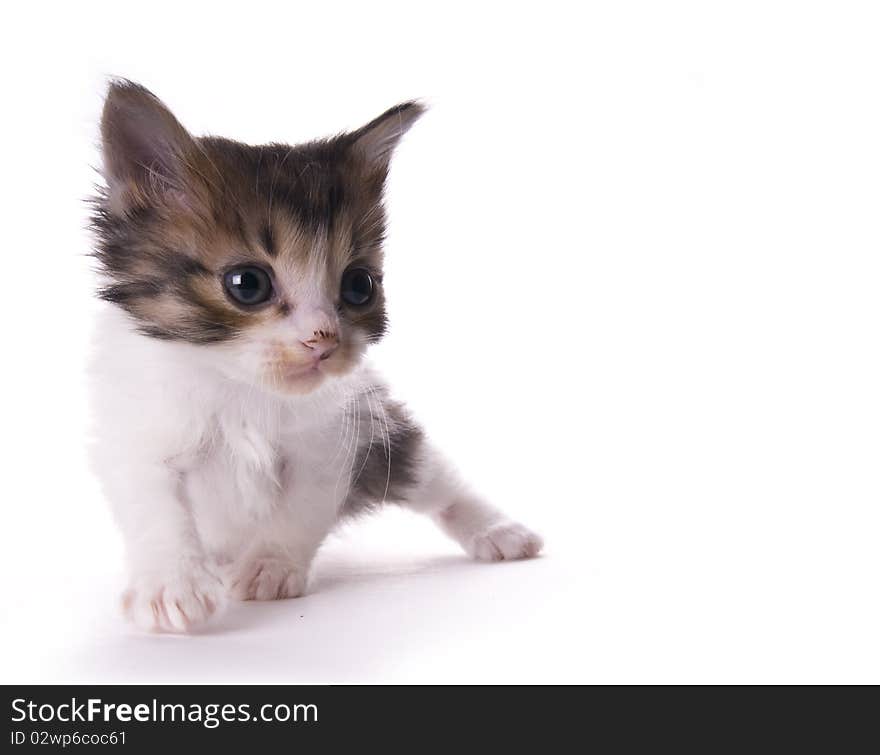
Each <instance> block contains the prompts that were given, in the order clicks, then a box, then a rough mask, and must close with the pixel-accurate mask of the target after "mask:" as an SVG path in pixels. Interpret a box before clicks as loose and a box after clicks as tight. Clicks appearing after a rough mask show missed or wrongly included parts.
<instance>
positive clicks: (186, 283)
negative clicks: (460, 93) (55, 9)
mask: <svg viewBox="0 0 880 755" xmlns="http://www.w3.org/2000/svg"><path fill="white" fill-rule="evenodd" d="M422 112H423V108H422V106H421V105H419V104H417V103H414V102H407V103H404V104H401V105H398V106H397V107H394V108H391V109H390V110H388V111H387V112H385V113H383V114H382V115H380V116H379V117H378V118H376V119H375V120H373V121H371V122H370V123H368V124H367V125H366V126H364V127H363V128H360V129H358V130H357V131H354V132H351V133H346V134H342V135H339V136H336V137H333V138H330V139H325V140H321V141H315V142H310V143H308V144H303V145H299V146H294V147H290V146H288V145H284V144H269V145H264V146H254V147H252V146H248V145H245V144H240V143H238V142H233V141H230V140H226V139H219V138H215V137H203V138H197V137H193V136H192V135H190V134H189V133H188V132H187V131H186V130H185V129H184V128H183V126H181V125H180V123H179V122H178V121H177V119H176V118H175V117H174V116H173V115H172V114H171V112H170V111H169V110H168V109H167V108H166V107H165V106H164V105H163V104H162V103H161V102H160V101H159V100H158V99H157V98H156V97H155V96H154V95H153V94H151V93H150V92H148V91H147V90H146V89H144V88H143V87H140V86H138V85H137V84H133V83H130V82H127V81H120V82H115V83H113V84H112V85H111V86H110V90H109V93H108V95H107V101H106V103H105V106H104V114H103V119H102V123H101V134H102V139H103V157H104V177H105V180H106V182H107V189H106V191H105V192H103V193H102V194H101V196H100V197H99V198H98V201H97V202H96V211H95V215H94V218H93V220H94V225H95V228H96V230H97V233H98V240H99V243H98V248H97V251H96V257H97V259H98V261H99V263H100V265H101V268H102V272H103V274H104V275H105V276H106V280H107V282H106V285H105V286H104V287H103V288H102V289H101V290H100V294H99V295H100V296H101V298H103V299H105V300H107V301H110V302H113V303H114V304H116V305H118V306H120V307H122V308H123V309H124V310H125V311H126V312H128V314H129V315H130V316H131V317H132V318H133V320H134V322H135V323H136V324H137V327H138V329H139V330H140V332H141V333H143V334H144V335H145V336H147V337H152V338H158V339H164V340H168V341H177V342H184V343H189V344H195V345H197V346H198V347H199V351H200V353H204V354H205V355H206V357H208V358H210V359H211V360H212V361H213V362H214V363H215V364H217V365H219V366H220V367H221V369H223V370H224V371H225V372H226V373H227V374H228V375H230V376H233V377H235V378H237V379H241V380H245V381H248V382H251V383H254V384H258V385H263V386H265V387H269V388H271V389H274V390H277V391H281V392H284V393H305V392H308V391H311V390H312V389H314V388H315V387H317V386H318V385H319V384H321V383H322V382H323V381H324V380H325V379H326V378H327V377H330V376H339V375H343V374H345V373H347V372H349V371H350V370H351V369H352V368H353V367H354V366H355V365H356V364H357V362H358V361H359V359H360V358H361V356H362V355H363V353H364V350H365V349H366V346H367V345H368V344H370V343H372V342H375V341H377V340H378V339H379V338H380V337H381V336H382V334H383V333H384V331H385V326H386V317H385V302H384V295H383V291H382V241H383V236H384V232H385V213H384V210H383V207H382V192H383V187H384V184H385V179H386V176H387V174H388V164H389V160H390V158H391V153H392V151H393V150H394V147H395V146H396V144H397V142H398V141H399V139H400V137H401V136H402V135H403V134H404V133H405V132H406V131H407V129H408V128H409V127H410V126H411V125H412V124H413V123H414V122H415V120H416V119H417V118H418V117H419V116H420V115H421V114H422Z"/></svg>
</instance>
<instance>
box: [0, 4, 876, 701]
mask: <svg viewBox="0 0 880 755" xmlns="http://www.w3.org/2000/svg"><path fill="white" fill-rule="evenodd" d="M24 8H25V4H21V3H18V4H12V5H9V6H8V7H7V8H6V9H5V10H4V22H3V31H2V36H3V39H2V44H0V58H2V60H0V63H2V66H0V69H2V74H0V76H2V86H3V89H2V91H3V117H2V120H0V133H2V147H3V160H2V176H0V193H2V203H0V206H2V208H3V233H2V243H3V247H4V248H3V251H2V254H3V260H4V262H3V276H2V281H3V286H2V293H3V318H2V322H3V324H2V328H3V357H2V372H0V387H2V393H0V396H2V402H3V413H2V436H0V443H2V444H3V453H2V465H3V468H2V470H0V471H2V488H0V490H2V493H0V495H2V543H0V545H2V550H0V559H2V563H0V566H2V572H0V573H2V590H3V592H2V600H0V618H2V646H0V681H3V682H19V681H147V680H156V681H238V680H250V681H291V682H295V681H312V682H341V681H358V682H380V681H395V682H396V681H415V682H437V681H439V682H493V681H497V682H807V681H810V682H875V683H876V682H880V651H878V647H880V643H878V641H877V638H878V637H880V609H878V584H877V583H878V576H880V568H878V567H880V556H878V535H880V514H878V504H880V475H878V458H880V456H878V453H880V401H878V386H880V356H878V323H880V221H878V218H880V214H878V211H880V45H878V39H880V24H878V18H877V16H876V14H875V13H874V12H872V11H871V4H870V3H865V4H855V3H844V2H828V3H813V2H792V3H779V2H756V3H751V2H737V3H706V2H693V3H650V2H646V3H631V2H608V3H578V4H575V3H552V2H543V3H539V4H529V5H519V4H516V3H503V4H498V5H494V6H490V5H488V4H487V5H485V6H484V5H480V4H476V3H467V4H462V5H460V6H459V5H456V4H454V3H442V4H441V3H437V4H433V5H431V6H428V5H426V4H419V3H406V4H404V3H401V4H399V5H393V4H385V3H379V2H369V3H357V4H355V3H352V4H350V5H348V6H346V5H345V4H341V3H338V2H337V3H332V4H329V3H294V2H290V3H280V2H279V3H271V4H263V3H259V2H248V3H245V4H241V3H235V4H232V3H228V4H224V3H210V4H205V5H204V6H203V7H201V8H197V7H196V4H195V3H182V2H174V3H161V2H151V3H148V4H145V3H120V2H114V3H106V4H98V3H85V2H82V3H73V4H70V3H68V4H60V3H59V4H58V5H57V6H54V7H52V6H45V5H41V6H40V7H37V6H36V4H30V5H27V10H24ZM111 74H116V75H122V76H127V77H130V78H133V79H135V80H138V81H140V82H142V83H143V84H145V85H146V86H148V87H149V88H151V89H152V90H153V91H155V92H156V93H157V94H158V95H159V96H160V97H162V98H163V99H164V100H165V101H166V102H167V103H168V104H169V106H170V107H171V108H172V109H173V110H174V111H175V112H176V113H177V115H178V117H179V118H180V119H181V120H182V121H183V123H184V124H185V125H186V126H187V127H188V128H190V129H191V130H192V131H194V132H195V133H206V132H213V133H217V134H222V135H224V136H229V137H233V138H237V139H241V140H244V141H250V142H264V141H271V140H277V141H297V140H304V139H309V138H312V137H315V136H320V135H325V134H329V133H333V132H336V131H338V130H340V129H343V128H353V127H356V126H358V125H360V124H361V123H362V122H365V121H366V120H368V119H370V118H371V117H373V116H374V115H376V114H378V113H379V112H381V111H382V110H384V109H385V108H387V107H388V106H390V105H392V104H394V103H396V102H398V101H400V100H403V99H406V98H411V97H423V98H425V99H426V100H427V101H428V103H429V104H430V105H431V110H430V112H429V114H428V115H427V116H426V117H425V118H424V119H423V121H422V122H420V123H419V124H418V125H417V126H416V127H415V128H414V129H413V131H412V132H411V133H410V134H409V135H408V136H407V138H406V140H405V143H404V144H403V145H402V147H401V149H400V151H399V153H398V155H397V161H396V163H395V166H394V169H393V175H392V177H391V183H390V192H389V205H390V213H391V226H390V236H389V242H388V257H389V269H388V274H387V284H388V291H389V298H390V311H391V316H392V322H393V330H392V334H391V335H390V337H389V338H388V339H387V341H386V342H385V343H384V344H383V345H382V346H380V347H379V348H377V349H376V350H375V353H374V358H375V360H376V361H377V362H378V363H379V364H380V366H381V367H382V368H383V370H384V371H385V372H386V373H387V374H388V375H389V378H390V380H391V382H392V384H393V385H394V386H395V389H396V392H397V394H398V395H400V396H401V397H403V398H405V399H407V400H408V401H409V403H410V404H411V406H412V407H413V409H414V410H415V412H416V414H417V415H418V416H419V417H420V418H421V419H422V420H424V422H425V423H426V425H427V426H428V427H429V429H430V431H431V433H432V435H433V436H434V437H435V438H436V439H437V440H438V441H439V442H440V443H441V444H442V445H443V446H444V447H445V448H446V449H447V450H448V452H449V453H450V455H452V456H453V457H454V458H455V459H456V460H457V461H458V462H459V464H460V465H461V467H462V469H463V470H464V472H465V474H466V475H467V476H468V477H469V478H471V479H472V480H473V482H474V483H475V484H476V485H477V486H478V487H479V488H480V489H481V490H483V492H485V493H486V494H487V495H488V496H490V497H491V498H492V499H493V500H494V501H496V502H497V503H498V504H499V505H502V506H503V507H504V508H506V509H508V510H509V511H510V512H511V513H513V514H515V515H516V516H518V517H521V518H522V519H523V520H524V521H526V522H527V523H529V524H531V525H532V526H534V527H535V528H537V529H539V530H540V531H541V532H542V533H543V534H544V536H545V538H546V541H547V549H546V555H545V556H544V557H543V558H541V559H539V560H537V561H533V562H523V563H515V564H510V565H495V566H480V565H475V564H471V563H470V562H468V561H467V560H465V559H464V558H463V556H461V555H460V554H459V552H458V551H457V549H456V547H455V546H454V545H453V544H451V543H449V542H448V541H446V540H445V539H444V538H443V537H442V536H441V535H440V534H438V533H436V532H435V531H434V530H433V529H432V528H431V526H430V524H429V523H428V522H426V521H422V520H419V519H417V518H416V517H414V516H410V515H406V514H404V513H401V512H397V511H389V512H387V513H386V514H384V515H382V516H379V517H377V518H375V519H374V520H370V521H367V522H364V523H362V524H360V525H358V526H355V527H351V528H349V529H347V530H346V531H345V532H344V533H343V534H342V536H341V537H339V538H335V539H334V540H333V541H332V542H331V543H329V544H328V547H327V548H326V550H325V551H324V552H323V553H322V555H321V557H320V559H319V561H318V564H317V569H316V578H315V585H314V589H313V591H312V593H311V594H310V595H309V596H308V597H305V598H303V599H300V600H297V601H286V602H283V603H275V604H260V605H255V604H248V605H243V606H239V607H236V608H235V610H233V612H232V613H231V614H230V615H229V617H228V620H227V622H226V623H225V624H224V625H222V626H220V627H218V628H217V630H215V631H214V632H212V633H210V634H206V635H202V636H197V637H191V638H167V637H142V636H137V635H135V634H133V633H131V632H130V631H129V630H128V628H127V627H126V626H125V625H124V624H123V623H122V621H121V620H120V619H119V617H118V614H117V599H118V595H119V593H120V591H121V588H122V586H123V573H122V557H121V548H120V543H119V540H118V537H117V535H116V532H115V530H114V528H113V525H112V522H111V520H110V517H109V515H108V513H107V509H106V506H105V504H104V502H103V501H102V500H101V497H100V494H99V491H98V487H97V484H96V482H95V480H94V478H93V477H92V475H91V474H90V473H89V471H88V468H87V466H86V463H85V452H84V448H85V444H86V439H87V433H88V429H87V427H88V422H87V420H88V411H87V406H86V404H85V400H84V397H85V387H84V377H83V372H84V361H85V359H86V355H87V350H88V343H89V337H90V332H91V328H92V326H93V323H94V321H95V318H96V317H99V316H100V308H99V307H98V305H97V304H95V303H93V301H92V299H91V290H92V287H93V278H92V274H91V272H90V263H89V261H88V259H87V257H86V255H87V253H88V251H89V245H90V240H89V236H88V233H87V232H86V231H85V228H84V226H85V223H86V215H87V207H86V205H85V204H84V202H83V201H82V199H83V198H84V197H86V196H87V195H88V194H89V191H90V186H91V184H92V183H93V182H94V181H95V180H96V175H95V174H94V172H93V171H92V169H91V168H90V167H89V166H90V165H96V164H97V162H98V153H97V149H96V138H97V118H98V114H99V112H100V107H101V97H102V94H103V91H104V89H105V86H106V80H107V79H106V77H107V76H109V75H111Z"/></svg>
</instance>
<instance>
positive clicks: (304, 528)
mask: <svg viewBox="0 0 880 755" xmlns="http://www.w3.org/2000/svg"><path fill="white" fill-rule="evenodd" d="M309 466H312V468H311V469H310V468H309ZM336 474H338V473H337V472H334V475H336ZM285 477H286V478H287V479H286V480H285V483H284V488H285V490H287V491H288V493H287V495H286V496H285V500H283V501H282V502H281V504H280V505H279V506H278V508H277V509H276V510H275V511H273V513H272V515H271V516H270V517H269V518H268V519H267V520H266V521H265V522H263V523H261V525H260V526H259V527H258V529H257V531H256V532H255V533H254V535H253V538H252V539H251V542H250V543H249V544H248V546H247V548H246V549H245V550H244V552H243V553H241V554H240V555H239V557H238V558H236V559H235V561H234V562H233V563H232V564H231V565H230V567H229V569H228V571H227V573H226V576H225V579H226V582H227V585H228V588H229V593H230V595H231V596H232V597H233V598H236V599H237V600H280V599H284V598H297V597H299V596H300V595H302V594H303V593H304V592H305V590H306V586H307V582H308V576H309V570H310V568H311V565H312V561H313V559H314V557H315V553H317V551H318V548H319V546H320V545H321V543H322V542H323V541H324V538H325V537H326V536H327V533H328V532H329V531H330V529H331V528H332V527H333V525H334V524H335V523H336V520H337V517H338V510H339V501H338V500H337V499H334V498H333V494H332V491H333V480H334V479H335V478H334V476H331V475H329V474H321V473H320V465H319V464H318V463H317V462H313V463H312V465H303V466H301V467H300V468H298V469H296V470H293V471H292V470H291V468H290V467H288V468H287V470H286V471H285Z"/></svg>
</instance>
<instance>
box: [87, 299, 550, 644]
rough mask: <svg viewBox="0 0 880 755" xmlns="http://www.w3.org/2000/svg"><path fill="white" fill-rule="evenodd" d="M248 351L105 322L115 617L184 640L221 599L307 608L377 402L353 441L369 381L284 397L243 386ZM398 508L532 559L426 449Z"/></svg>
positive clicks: (112, 314) (102, 371)
mask: <svg viewBox="0 0 880 755" xmlns="http://www.w3.org/2000/svg"><path fill="white" fill-rule="evenodd" d="M309 327H311V323H310V324H309ZM254 344H259V341H258V340H254V341H253V342H248V343H245V344H243V345H242V346H240V347H237V350H230V349H227V348H225V347H222V346H216V347H215V346H210V347H206V346H195V345H189V344H185V343H176V342H166V341H160V340H156V339H151V338H147V337H145V336H142V335H140V334H138V333H137V332H136V331H135V328H134V326H133V324H132V323H131V322H130V321H129V319H128V317H127V315H125V314H124V313H122V312H121V311H118V310H116V309H115V308H108V310H107V311H106V312H103V313H102V317H101V321H100V325H99V329H98V333H97V341H96V348H95V353H94V358H93V373H94V374H93V380H92V386H93V394H94V395H93V405H94V416H95V420H96V428H95V430H96V433H95V439H94V445H93V450H94V463H95V468H96V470H97V472H98V474H99V476H100V478H101V480H102V482H103V485H104V488H105V491H106V494H107V496H108V498H109V499H110V501H111V503H112V506H113V510H114V512H115V515H116V518H117V520H118V522H119V525H120V527H121V529H122V533H123V536H124V538H125V544H126V551H127V554H128V561H129V568H130V572H131V582H130V589H129V591H128V592H127V593H126V596H125V599H124V605H125V607H126V611H127V614H128V615H129V617H130V618H131V619H132V620H133V621H134V622H135V623H136V624H137V625H138V626H140V627H142V628H145V629H153V630H162V631H188V630H190V629H192V628H194V627H196V626H198V625H199V624H201V623H202V622H204V621H206V620H207V619H208V618H209V617H210V616H211V615H212V614H215V613H217V612H218V610H219V609H221V608H222V606H223V604H224V602H225V600H226V598H227V596H228V595H229V596H232V597H234V598H239V599H248V598H253V599H271V598H277V597H296V596H298V595H300V594H301V593H302V592H303V591H304V590H305V588H306V581H307V577H308V572H309V566H310V564H311V561H312V558H313V556H314V554H315V552H316V550H317V548H318V546H319V545H320V543H321V541H322V540H323V539H324V538H325V536H326V535H327V533H328V532H329V531H330V529H331V528H332V527H333V525H334V524H335V522H336V521H337V519H338V516H339V512H340V507H341V506H342V504H343V502H344V501H345V499H346V496H347V495H348V492H349V486H350V483H351V479H352V478H353V476H355V475H356V474H357V470H352V465H353V462H354V457H355V453H354V451H355V446H356V444H357V442H358V439H357V437H356V436H355V434H356V433H358V434H359V433H361V432H364V433H368V432H381V431H382V428H381V424H382V423H381V421H380V419H379V414H380V412H379V407H378V404H376V405H375V406H374V405H373V404H372V403H370V414H374V413H375V416H376V418H377V421H376V424H375V425H374V424H373V423H372V422H371V423H370V426H369V427H361V426H360V425H358V426H357V427H355V426H354V422H353V421H352V419H351V417H352V413H350V412H347V411H346V407H347V402H349V401H350V400H351V399H350V397H351V396H354V395H361V396H363V395H364V394H366V395H371V394H370V392H369V389H370V387H372V386H376V385H379V383H378V381H377V378H376V376H375V375H374V374H373V373H372V372H371V371H370V369H369V368H367V367H366V366H362V367H359V368H357V369H355V370H354V371H353V372H352V373H350V374H348V375H345V376H342V377H329V378H327V379H326V380H324V382H323V383H322V384H321V385H319V386H318V387H317V388H316V389H314V390H313V391H311V392H308V393H305V394H304V395H290V396H288V395H283V394H282V393H279V392H277V391H274V390H272V389H270V388H268V387H267V388H263V387H260V386H261V383H260V381H259V380H256V379H255V378H254V375H253V374H249V373H248V367H247V365H248V364H249V363H250V362H258V361H259V359H258V358H257V357H256V352H255V351H254V349H257V348H258V345H256V346H255V345H254ZM367 401H369V399H367ZM361 440H363V439H361ZM407 497H408V499H409V501H410V505H411V506H412V507H413V508H415V509H417V510H419V511H422V512H424V513H426V514H428V515H430V516H432V517H434V519H435V520H436V521H437V522H438V524H439V525H440V526H441V527H442V528H443V529H444V530H445V531H446V532H448V533H449V534H450V535H451V536H452V537H453V538H455V539H456V540H458V541H459V542H460V543H461V544H462V546H463V547H464V548H465V549H466V550H467V551H468V552H469V553H470V554H471V555H473V556H474V557H476V558H478V559H483V560H498V559H502V558H518V557H525V556H532V555H535V554H536V553H537V552H538V550H539V549H540V547H541V542H540V539H539V538H538V537H537V536H536V535H534V534H533V533H531V532H529V531H528V530H526V529H525V528H524V527H522V526H521V525H516V524H513V523H511V522H508V521H507V520H505V519H504V517H503V516H502V515H501V514H500V513H499V512H497V511H496V510H495V509H493V508H491V507H489V506H487V505H486V504H484V503H482V502H481V501H479V500H478V499H476V498H475V497H473V496H472V495H471V494H470V493H468V492H467V491H466V490H465V489H464V488H463V487H462V485H461V484H460V483H458V482H457V481H456V479H455V476H454V475H453V474H452V473H451V472H450V471H449V469H448V467H447V466H446V465H445V463H444V462H443V461H442V460H441V459H440V458H439V457H438V456H437V455H436V454H434V452H432V451H426V456H425V458H424V459H422V460H421V466H420V469H419V471H418V481H417V483H416V484H415V486H414V489H413V490H412V492H411V493H410V494H409V495H408V496H407Z"/></svg>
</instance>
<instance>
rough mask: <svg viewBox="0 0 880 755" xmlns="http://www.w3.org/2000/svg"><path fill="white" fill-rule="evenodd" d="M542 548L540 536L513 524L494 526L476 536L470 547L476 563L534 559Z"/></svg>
mask: <svg viewBox="0 0 880 755" xmlns="http://www.w3.org/2000/svg"><path fill="white" fill-rule="evenodd" d="M543 547H544V541H543V540H542V539H541V536H540V535H536V534H535V533H534V532H532V531H531V530H530V529H528V528H527V527H524V526H523V525H521V524H516V523H515V522H508V523H504V524H496V525H494V526H492V527H489V529H487V530H486V531H485V532H481V533H479V534H477V535H476V536H475V537H474V539H473V541H472V543H471V547H470V549H469V550H470V553H471V555H472V556H473V557H474V558H475V559H477V560H478V561H511V560H513V559H517V558H534V557H535V556H537V555H538V553H540V551H541V548H543Z"/></svg>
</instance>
